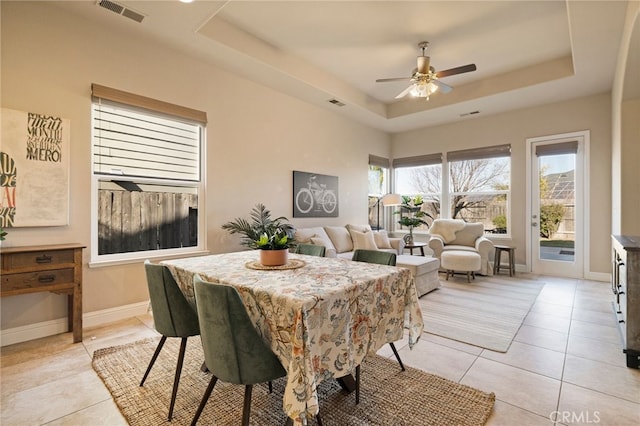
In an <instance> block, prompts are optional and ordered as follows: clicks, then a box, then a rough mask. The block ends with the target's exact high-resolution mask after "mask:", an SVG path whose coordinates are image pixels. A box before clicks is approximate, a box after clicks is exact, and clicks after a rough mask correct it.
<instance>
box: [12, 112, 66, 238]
mask: <svg viewBox="0 0 640 426" xmlns="http://www.w3.org/2000/svg"><path fill="white" fill-rule="evenodd" d="M69 126H70V124H69V120H68V119H65V118H61V117H54V116H50V115H43V114H38V113H34V112H23V111H16V110H12V109H7V108H2V143H1V144H0V167H1V169H0V226H1V227H3V228H14V227H26V226H64V225H68V224H69V167H70V161H69V160H70V158H69V157H70V142H69V135H70V129H69Z"/></svg>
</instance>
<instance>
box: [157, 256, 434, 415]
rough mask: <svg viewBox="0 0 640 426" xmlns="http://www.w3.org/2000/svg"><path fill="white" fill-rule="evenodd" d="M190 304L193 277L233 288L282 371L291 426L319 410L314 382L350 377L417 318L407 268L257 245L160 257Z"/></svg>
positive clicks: (417, 331) (412, 333)
mask: <svg viewBox="0 0 640 426" xmlns="http://www.w3.org/2000/svg"><path fill="white" fill-rule="evenodd" d="M161 263H162V264H163V265H166V266H167V267H168V268H169V269H170V271H171V273H172V275H173V276H174V278H175V279H176V282H177V283H178V285H179V286H180V289H181V290H182V292H183V293H184V295H185V297H186V299H187V301H188V302H189V303H190V304H191V305H192V306H193V308H194V309H195V306H196V305H195V294H194V285H193V281H194V276H195V275H196V274H198V275H200V277H201V278H202V279H203V280H205V281H209V282H214V283H220V284H225V285H229V286H233V287H235V288H236V289H237V290H238V292H239V294H240V296H241V298H242V300H243V303H244V305H245V307H246V309H247V313H248V314H249V317H250V318H251V320H252V322H253V324H254V326H255V327H256V329H257V330H258V332H259V333H260V334H261V336H262V338H263V339H264V340H265V341H266V342H267V343H268V344H269V345H270V347H271V349H272V350H273V352H274V353H275V354H276V356H277V357H278V358H279V359H280V361H281V363H282V365H283V367H284V368H285V370H286V371H287V378H286V385H285V390H284V396H283V410H284V412H285V413H286V415H287V416H288V417H289V418H290V419H291V420H292V423H293V424H294V425H305V424H307V421H308V419H311V418H313V417H315V415H316V414H318V412H319V401H318V392H317V386H318V384H319V383H321V382H322V381H324V380H327V379H331V378H335V379H338V378H341V377H345V376H349V375H350V374H351V372H353V371H355V367H356V366H358V365H360V364H361V363H362V362H363V360H364V358H365V357H366V356H367V355H370V354H375V353H376V352H377V351H378V350H379V349H380V348H381V347H382V346H384V345H385V344H387V343H390V342H395V341H397V340H400V339H402V338H403V337H404V334H405V330H406V331H407V335H408V341H409V347H410V348H412V347H413V346H414V345H415V343H417V341H418V339H419V338H420V336H421V334H422V332H423V329H424V323H423V319H422V313H421V311H420V306H419V304H418V295H417V292H416V288H415V284H414V280H413V277H412V274H411V272H410V271H409V269H406V268H401V267H395V266H387V265H378V264H371V263H363V262H355V261H352V260H347V259H340V258H326V257H318V256H308V255H302V254H294V253H289V257H288V262H287V264H286V265H283V266H280V267H265V266H262V265H261V264H260V263H259V252H258V250H249V251H240V252H233V253H223V254H214V255H206V256H198V257H189V258H181V259H172V260H165V261H162V262H161Z"/></svg>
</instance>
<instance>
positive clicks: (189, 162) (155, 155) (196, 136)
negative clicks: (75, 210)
mask: <svg viewBox="0 0 640 426" xmlns="http://www.w3.org/2000/svg"><path fill="white" fill-rule="evenodd" d="M93 114H94V119H93V123H94V129H93V135H94V136H93V145H94V146H93V153H94V159H93V160H94V161H93V163H94V173H97V174H108V175H121V176H140V177H149V178H158V179H172V180H187V181H198V180H199V179H200V159H199V157H200V140H201V134H200V132H201V129H202V127H201V125H200V124H199V123H195V122H193V123H190V122H187V121H177V120H176V119H175V118H172V119H168V118H164V117H162V116H161V115H159V114H151V113H149V112H146V111H145V112H138V111H136V110H135V109H133V108H131V107H127V106H119V105H116V104H111V103H110V102H106V101H104V100H97V101H95V102H94V104H93Z"/></svg>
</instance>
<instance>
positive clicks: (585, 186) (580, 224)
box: [525, 130, 590, 278]
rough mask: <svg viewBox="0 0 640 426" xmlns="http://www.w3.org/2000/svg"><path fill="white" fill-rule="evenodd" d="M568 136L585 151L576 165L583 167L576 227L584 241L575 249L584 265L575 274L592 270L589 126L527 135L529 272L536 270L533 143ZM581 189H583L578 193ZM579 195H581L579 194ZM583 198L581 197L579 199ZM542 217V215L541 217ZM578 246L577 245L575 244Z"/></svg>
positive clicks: (581, 276) (527, 241) (579, 156)
mask: <svg viewBox="0 0 640 426" xmlns="http://www.w3.org/2000/svg"><path fill="white" fill-rule="evenodd" d="M566 139H578V141H579V148H578V152H579V153H580V152H582V155H578V156H576V169H577V168H578V167H580V168H581V169H582V173H581V174H582V184H581V185H579V183H578V182H576V184H577V185H579V186H580V187H581V188H578V187H577V186H576V201H577V202H580V205H581V208H580V211H581V214H580V215H576V224H575V229H576V233H577V232H580V233H581V237H582V238H581V242H580V247H579V250H576V256H578V255H581V256H582V258H581V259H580V260H581V261H582V262H581V264H582V267H581V270H580V271H576V272H577V275H579V276H573V275H572V277H573V278H584V277H586V276H587V275H588V271H589V270H590V264H589V247H590V244H589V242H590V240H589V225H588V224H589V221H590V217H589V187H590V185H589V173H588V170H589V169H588V165H589V145H590V143H589V140H590V131H589V130H584V131H578V132H570V133H562V134H556V135H549V136H540V137H535V138H527V139H526V159H527V160H526V166H527V167H526V170H527V175H526V181H527V185H526V191H527V194H526V221H525V226H526V227H527V230H526V232H525V236H526V248H527V250H526V253H527V255H526V262H527V265H526V268H527V271H529V272H533V255H534V253H533V236H532V234H533V229H534V228H533V226H532V222H533V220H532V215H533V212H532V208H533V203H532V193H533V190H532V185H533V182H532V176H531V173H532V161H533V158H534V155H533V153H532V147H533V144H534V143H538V142H550V143H552V142H554V141H558V142H560V140H566ZM578 191H579V192H580V193H578ZM578 197H579V198H578ZM580 200H581V201H580ZM577 210H578V206H577V205H576V211H577ZM538 219H539V218H538ZM535 229H536V230H537V229H538V228H537V227H536V228H535ZM576 244H578V242H577V241H576ZM576 248H578V247H576Z"/></svg>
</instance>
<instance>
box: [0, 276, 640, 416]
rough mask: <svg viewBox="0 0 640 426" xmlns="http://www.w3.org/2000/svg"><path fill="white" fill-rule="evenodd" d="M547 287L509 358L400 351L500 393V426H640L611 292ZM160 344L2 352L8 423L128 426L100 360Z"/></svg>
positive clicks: (105, 341)
mask: <svg viewBox="0 0 640 426" xmlns="http://www.w3.org/2000/svg"><path fill="white" fill-rule="evenodd" d="M528 278H532V277H530V276H528ZM456 279H458V278H456ZM459 279H463V278H459ZM477 279H482V277H478V278H477ZM538 279H539V280H540V281H543V282H545V283H546V284H545V287H544V289H543V290H542V292H541V293H540V296H539V297H538V299H537V301H536V303H535V305H534V306H533V308H532V310H531V312H530V313H529V315H528V316H527V318H526V319H525V321H524V324H523V325H522V327H521V329H520V331H519V332H518V334H517V336H516V338H515V339H514V342H513V343H512V345H511V347H510V348H509V351H508V352H507V353H498V352H492V351H488V350H484V349H481V348H478V347H475V346H470V345H466V344H463V343H459V342H456V341H452V340H448V339H445V338H442V337H438V336H435V335H430V334H425V335H424V336H423V338H422V339H421V340H420V342H418V344H417V345H416V346H415V347H414V348H413V350H409V348H408V346H406V343H405V344H400V342H399V343H397V344H396V346H397V347H398V349H399V350H400V354H401V356H402V358H403V361H404V362H405V363H406V364H407V365H411V366H413V367H417V368H421V369H423V370H426V371H428V372H431V373H434V374H438V375H440V376H443V377H446V378H448V379H450V380H453V381H456V382H460V383H463V384H467V385H470V386H473V387H476V388H479V389H482V390H485V391H489V392H495V394H496V404H495V408H494V412H493V414H492V416H491V418H490V419H489V422H488V425H491V426H495V425H551V424H557V425H573V424H599V425H615V426H623V425H634V426H637V425H640V370H633V369H629V368H626V365H625V357H624V355H623V354H622V351H621V345H620V339H619V335H618V331H617V328H616V324H615V319H614V317H613V314H612V312H611V304H610V301H611V299H612V297H611V293H610V291H609V285H608V284H607V283H602V282H593V281H586V280H570V279H561V278H551V277H538ZM514 285H517V278H514ZM154 334H155V331H154V330H153V322H152V319H151V317H150V316H143V317H138V318H131V319H129V320H124V321H120V322H117V323H114V324H110V325H108V326H102V327H97V328H92V329H85V330H84V342H83V343H82V344H72V343H70V341H71V335H70V334H69V333H66V334H62V335H57V336H51V337H46V338H43V339H38V340H34V341H30V342H25V343H20V344H16V345H12V346H7V347H4V348H2V356H1V359H0V361H1V370H0V379H1V394H0V397H1V418H0V423H1V424H2V425H3V426H9V425H20V426H22V425H45V424H46V425H92V426H93V425H109V426H112V425H114V426H115V425H126V421H125V420H124V418H123V417H122V416H121V415H120V413H119V411H118V409H117V407H116V406H115V404H114V403H113V401H112V399H111V397H110V395H109V392H108V391H107V390H106V388H105V387H104V385H103V384H102V382H101V380H100V379H99V378H98V376H97V375H96V374H95V373H94V371H93V370H92V368H91V356H92V354H93V351H94V350H96V349H97V348H103V347H108V346H114V345H119V344H123V343H128V342H133V341H136V340H139V339H142V338H145V337H149V336H153V335H154ZM388 347H389V346H388V345H385V347H384V348H383V349H382V350H381V352H380V353H381V354H383V355H386V356H389V357H391V356H393V355H392V354H391V352H390V350H389V349H388ZM145 362H146V360H145ZM552 419H553V420H552ZM554 420H556V421H554ZM339 426H343V425H339Z"/></svg>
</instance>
